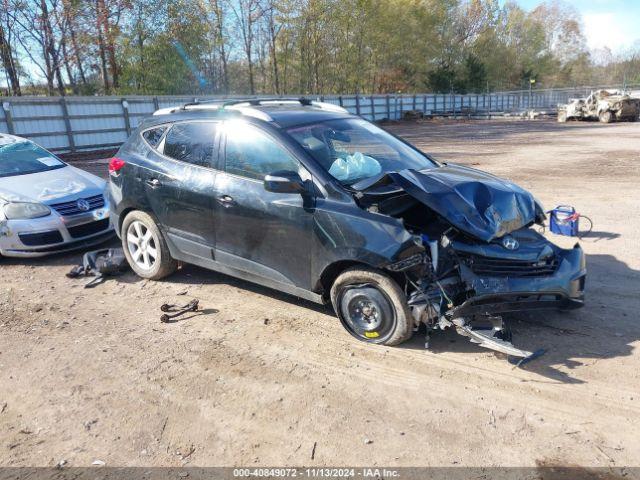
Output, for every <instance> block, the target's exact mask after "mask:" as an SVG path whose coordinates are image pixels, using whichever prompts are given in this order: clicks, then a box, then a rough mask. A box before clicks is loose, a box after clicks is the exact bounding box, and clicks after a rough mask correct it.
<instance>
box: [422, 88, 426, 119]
mask: <svg viewBox="0 0 640 480" xmlns="http://www.w3.org/2000/svg"><path fill="white" fill-rule="evenodd" d="M426 114H427V94H426V93H425V94H424V95H422V115H426Z"/></svg>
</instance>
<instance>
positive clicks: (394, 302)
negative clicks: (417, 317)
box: [331, 267, 413, 345]
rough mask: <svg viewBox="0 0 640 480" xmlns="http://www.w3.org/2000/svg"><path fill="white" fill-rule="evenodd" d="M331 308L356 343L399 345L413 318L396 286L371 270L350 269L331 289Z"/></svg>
mask: <svg viewBox="0 0 640 480" xmlns="http://www.w3.org/2000/svg"><path fill="white" fill-rule="evenodd" d="M331 302H332V304H333V308H334V310H335V312H336V314H337V315H338V318H339V319H340V321H341V322H342V325H343V326H344V327H345V328H346V329H347V331H348V332H349V333H350V334H351V335H353V336H354V337H356V338H357V339H358V340H362V341H364V342H369V343H377V344H383V345H398V344H399V343H402V342H404V341H405V340H407V339H409V338H410V337H411V335H412V333H413V316H412V315H411V311H410V310H409V307H408V305H407V302H406V297H405V294H404V292H403V291H402V289H401V288H400V287H399V286H398V284H397V283H396V282H395V281H394V280H393V279H392V278H390V277H388V276H387V275H385V274H383V273H381V272H378V271H376V270H373V269H367V268H358V267H356V268H350V269H348V270H346V271H345V272H343V273H342V274H341V275H340V276H339V277H338V278H337V279H336V281H335V282H334V284H333V286H332V288H331Z"/></svg>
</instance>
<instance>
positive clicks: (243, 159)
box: [225, 122, 301, 180]
mask: <svg viewBox="0 0 640 480" xmlns="http://www.w3.org/2000/svg"><path fill="white" fill-rule="evenodd" d="M225 131H226V133H227V142H226V149H225V171H226V172H227V173H231V174H234V175H240V176H242V177H247V178H252V179H255V180H263V179H264V177H265V175H267V174H269V173H272V172H275V171H277V170H292V171H294V172H299V171H300V170H301V168H300V163H299V162H298V161H297V160H296V159H295V158H294V157H293V156H292V155H291V154H290V153H289V152H288V151H287V150H286V149H285V148H284V147H282V146H281V145H278V143H277V142H276V141H275V140H273V139H272V138H271V137H270V136H269V135H267V134H266V133H264V132H262V131H261V130H259V129H257V128H255V127H252V126H250V125H247V124H244V123H239V122H229V123H228V124H227V125H226V128H225Z"/></svg>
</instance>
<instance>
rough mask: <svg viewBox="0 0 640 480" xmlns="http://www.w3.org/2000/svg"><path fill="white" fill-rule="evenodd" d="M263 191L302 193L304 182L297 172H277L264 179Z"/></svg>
mask: <svg viewBox="0 0 640 480" xmlns="http://www.w3.org/2000/svg"><path fill="white" fill-rule="evenodd" d="M264 189H265V190H266V191H267V192H274V193H303V192H304V191H305V187H304V182H303V181H302V178H300V175H299V174H298V172H294V171H291V170H278V171H277V172H272V173H270V174H269V175H265V177H264Z"/></svg>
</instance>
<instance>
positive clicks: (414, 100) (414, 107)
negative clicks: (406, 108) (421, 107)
mask: <svg viewBox="0 0 640 480" xmlns="http://www.w3.org/2000/svg"><path fill="white" fill-rule="evenodd" d="M415 109H416V95H415V93H414V94H413V110H415Z"/></svg>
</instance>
